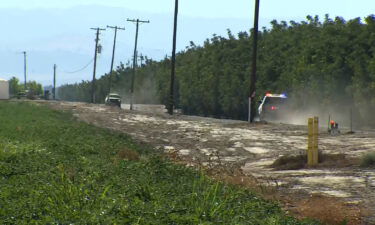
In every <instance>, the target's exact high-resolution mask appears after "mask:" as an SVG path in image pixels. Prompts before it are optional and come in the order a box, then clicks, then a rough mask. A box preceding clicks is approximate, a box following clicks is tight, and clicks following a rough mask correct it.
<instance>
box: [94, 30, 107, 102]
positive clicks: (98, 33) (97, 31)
mask: <svg viewBox="0 0 375 225" xmlns="http://www.w3.org/2000/svg"><path fill="white" fill-rule="evenodd" d="M91 30H96V39H95V55H94V72H93V75H92V84H91V85H92V87H91V103H95V88H96V86H95V83H96V78H95V76H96V60H97V57H98V46H99V35H100V31H104V30H105V29H101V28H99V27H98V28H91Z"/></svg>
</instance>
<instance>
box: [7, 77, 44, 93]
mask: <svg viewBox="0 0 375 225" xmlns="http://www.w3.org/2000/svg"><path fill="white" fill-rule="evenodd" d="M26 91H28V92H29V93H30V94H32V95H37V96H41V95H43V87H42V84H40V83H37V82H36V81H28V82H26V89H25V84H24V83H20V80H19V79H18V78H16V77H12V78H10V80H9V94H10V96H12V97H15V96H17V95H19V94H20V93H21V92H22V93H24V94H25V92H26Z"/></svg>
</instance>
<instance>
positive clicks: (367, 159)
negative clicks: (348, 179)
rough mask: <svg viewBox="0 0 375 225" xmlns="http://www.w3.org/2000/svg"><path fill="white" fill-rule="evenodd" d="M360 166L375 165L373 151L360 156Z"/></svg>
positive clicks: (374, 153)
mask: <svg viewBox="0 0 375 225" xmlns="http://www.w3.org/2000/svg"><path fill="white" fill-rule="evenodd" d="M361 166H362V167H375V152H369V153H366V154H365V155H364V156H362V160H361Z"/></svg>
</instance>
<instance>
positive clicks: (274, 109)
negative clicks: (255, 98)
mask: <svg viewBox="0 0 375 225" xmlns="http://www.w3.org/2000/svg"><path fill="white" fill-rule="evenodd" d="M287 99H288V97H287V96H286V95H285V94H271V93H267V94H266V95H265V96H264V98H263V99H262V101H261V102H260V105H259V108H258V114H259V119H260V120H261V121H265V120H280V119H282V118H283V116H285V113H286V109H287Z"/></svg>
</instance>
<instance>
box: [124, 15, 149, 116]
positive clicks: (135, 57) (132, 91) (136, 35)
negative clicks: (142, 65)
mask: <svg viewBox="0 0 375 225" xmlns="http://www.w3.org/2000/svg"><path fill="white" fill-rule="evenodd" d="M127 21H128V22H133V23H136V31H135V45H134V55H133V75H132V81H131V87H130V110H133V97H134V79H135V73H136V66H137V58H138V56H137V45H138V30H139V24H140V23H141V24H142V23H150V21H149V20H147V21H145V20H139V19H136V20H135V19H133V20H131V19H127Z"/></svg>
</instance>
